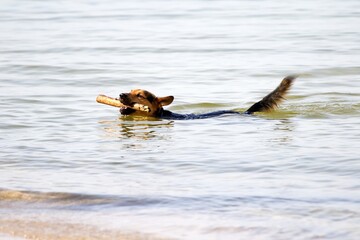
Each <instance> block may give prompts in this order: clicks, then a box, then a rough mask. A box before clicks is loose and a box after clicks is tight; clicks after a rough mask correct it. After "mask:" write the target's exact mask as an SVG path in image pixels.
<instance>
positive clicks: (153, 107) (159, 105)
mask: <svg viewBox="0 0 360 240" xmlns="http://www.w3.org/2000/svg"><path fill="white" fill-rule="evenodd" d="M173 101H174V97H173V96H167V97H156V96H155V95H154V94H152V93H151V92H149V91H146V90H142V89H135V90H131V92H129V93H121V94H120V102H121V103H122V104H124V105H125V107H122V108H120V113H121V114H123V115H140V116H148V117H157V116H159V115H160V113H161V111H162V109H163V106H167V105H169V104H171V103H172V102H173ZM136 104H137V105H136ZM134 106H140V108H142V109H143V110H144V111H141V110H135V109H134Z"/></svg>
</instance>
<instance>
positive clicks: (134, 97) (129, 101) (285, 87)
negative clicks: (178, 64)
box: [120, 76, 296, 120]
mask: <svg viewBox="0 0 360 240" xmlns="http://www.w3.org/2000/svg"><path fill="white" fill-rule="evenodd" d="M295 78H296V76H288V77H286V78H284V79H283V80H282V82H281V83H280V85H279V86H278V87H277V88H276V89H275V90H274V91H272V92H271V93H269V94H268V95H266V96H265V97H264V98H263V99H262V100H261V101H259V102H257V103H255V104H253V105H252V106H251V107H250V108H249V109H248V110H247V111H245V112H243V114H252V113H254V112H265V111H271V110H273V109H275V108H276V107H277V106H278V104H279V103H281V102H282V101H283V100H284V97H285V95H286V93H287V92H288V91H289V89H290V87H291V85H292V83H293V81H294V80H295ZM173 101H174V97H173V96H167V97H156V96H155V95H154V94H152V93H150V92H148V91H146V90H141V89H136V90H132V91H131V92H130V93H122V94H120V102H121V103H122V104H123V105H125V106H128V107H122V108H121V109H120V112H121V114H123V115H139V116H147V117H156V118H165V119H179V120H180V119H202V118H210V117H217V116H221V115H224V114H241V113H240V112H236V111H231V110H223V111H216V112H210V113H205V114H179V113H173V112H171V111H168V110H164V109H163V107H164V106H167V105H169V104H171V103H172V102H173ZM134 104H140V105H142V106H144V108H145V109H146V111H138V110H135V109H133V108H131V107H132V106H134Z"/></svg>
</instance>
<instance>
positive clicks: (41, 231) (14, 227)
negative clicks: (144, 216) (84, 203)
mask: <svg viewBox="0 0 360 240" xmlns="http://www.w3.org/2000/svg"><path fill="white" fill-rule="evenodd" d="M0 239H1V240H2V239H7V240H9V239H11V240H17V239H34V240H35V239H36V240H45V239H46V240H93V239H94V240H95V239H96V240H103V239H104V240H105V239H107V240H108V239H118V240H159V239H160V238H156V237H154V236H149V235H145V234H141V233H124V232H120V231H117V230H111V229H101V228H98V227H96V226H92V225H87V224H77V223H59V222H45V221H37V220H23V219H11V220H3V219H0ZM162 239H163V238H162Z"/></svg>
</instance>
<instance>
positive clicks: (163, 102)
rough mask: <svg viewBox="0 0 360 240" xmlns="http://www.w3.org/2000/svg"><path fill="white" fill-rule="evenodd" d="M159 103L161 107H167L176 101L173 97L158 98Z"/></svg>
mask: <svg viewBox="0 0 360 240" xmlns="http://www.w3.org/2000/svg"><path fill="white" fill-rule="evenodd" d="M158 101H159V104H160V105H161V106H167V105H170V104H171V103H172V102H173V101H174V97H173V96H167V97H160V98H158Z"/></svg>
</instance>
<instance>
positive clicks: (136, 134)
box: [100, 116, 174, 149]
mask: <svg viewBox="0 0 360 240" xmlns="http://www.w3.org/2000/svg"><path fill="white" fill-rule="evenodd" d="M100 123H101V124H102V125H103V129H104V131H105V133H106V135H107V136H108V137H111V138H114V139H116V138H117V139H119V140H121V141H122V140H126V141H125V142H123V144H122V148H126V149H143V148H146V147H147V146H146V142H144V141H148V140H151V141H155V142H156V141H164V140H165V141H166V140H170V139H171V134H169V130H171V128H173V126H174V122H173V121H167V120H159V119H150V118H144V117H141V119H139V118H138V117H129V116H121V117H120V118H119V119H117V120H113V121H100Z"/></svg>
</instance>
